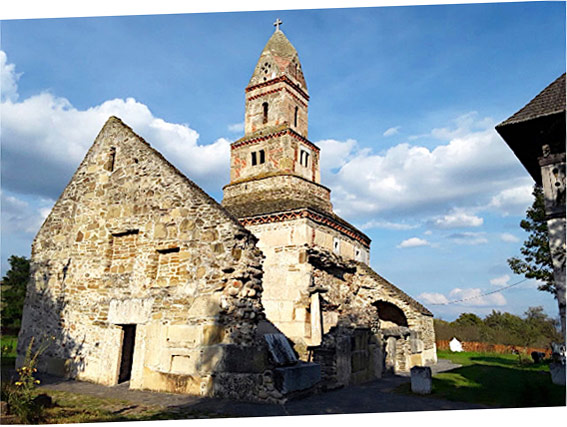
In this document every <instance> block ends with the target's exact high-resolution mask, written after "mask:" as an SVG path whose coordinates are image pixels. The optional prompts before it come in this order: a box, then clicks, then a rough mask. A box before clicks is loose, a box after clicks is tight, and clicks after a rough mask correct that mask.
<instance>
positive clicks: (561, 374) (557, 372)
mask: <svg viewBox="0 0 567 427" xmlns="http://www.w3.org/2000/svg"><path fill="white" fill-rule="evenodd" d="M549 373H550V374H551V381H552V382H553V384H557V385H562V386H565V364H564V363H557V362H554V363H550V364H549Z"/></svg>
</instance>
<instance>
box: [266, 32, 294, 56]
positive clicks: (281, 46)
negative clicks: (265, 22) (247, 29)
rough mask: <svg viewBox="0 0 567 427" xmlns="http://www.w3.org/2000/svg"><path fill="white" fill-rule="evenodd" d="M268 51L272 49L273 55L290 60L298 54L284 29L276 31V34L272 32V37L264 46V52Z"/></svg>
mask: <svg viewBox="0 0 567 427" xmlns="http://www.w3.org/2000/svg"><path fill="white" fill-rule="evenodd" d="M266 51H270V52H271V53H272V55H274V56H277V57H279V58H285V59H290V60H291V59H293V57H294V56H295V55H297V50H295V48H294V47H293V45H292V44H291V43H290V41H289V40H288V39H287V37H286V36H285V34H284V33H283V31H282V30H276V31H274V34H272V37H270V39H269V40H268V43H266V46H264V50H263V51H262V53H264V52H266Z"/></svg>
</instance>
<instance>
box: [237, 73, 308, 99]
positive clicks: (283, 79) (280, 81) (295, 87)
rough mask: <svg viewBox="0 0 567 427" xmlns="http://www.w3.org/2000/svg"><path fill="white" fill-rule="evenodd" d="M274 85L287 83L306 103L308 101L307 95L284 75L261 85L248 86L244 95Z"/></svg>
mask: <svg viewBox="0 0 567 427" xmlns="http://www.w3.org/2000/svg"><path fill="white" fill-rule="evenodd" d="M276 83H287V84H288V85H290V86H291V87H292V88H294V89H295V90H296V91H297V92H298V93H299V94H300V95H301V96H302V97H303V98H304V99H305V100H306V101H309V95H308V94H307V92H305V91H304V90H303V89H301V87H299V85H298V84H297V83H295V82H294V81H293V80H291V79H290V78H289V77H288V76H286V75H283V76H279V77H276V78H275V79H272V80H268V81H266V82H262V83H258V84H255V85H252V86H248V87H247V88H246V89H244V90H245V91H246V93H248V92H251V91H253V90H256V89H260V88H264V87H267V86H271V85H274V84H276Z"/></svg>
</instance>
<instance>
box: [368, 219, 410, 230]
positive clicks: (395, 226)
mask: <svg viewBox="0 0 567 427" xmlns="http://www.w3.org/2000/svg"><path fill="white" fill-rule="evenodd" d="M418 227H419V225H417V224H406V223H401V222H390V221H380V220H371V221H368V222H366V223H364V224H362V225H361V226H360V228H361V229H362V230H369V229H372V228H384V229H386V230H413V229H415V228H418Z"/></svg>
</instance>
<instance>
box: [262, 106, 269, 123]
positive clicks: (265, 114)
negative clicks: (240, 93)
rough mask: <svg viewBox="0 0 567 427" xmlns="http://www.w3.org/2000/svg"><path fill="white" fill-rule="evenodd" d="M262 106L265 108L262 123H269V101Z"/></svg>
mask: <svg viewBox="0 0 567 427" xmlns="http://www.w3.org/2000/svg"><path fill="white" fill-rule="evenodd" d="M262 108H263V109H264V116H263V118H262V123H264V124H266V123H268V103H267V102H264V103H263V104H262Z"/></svg>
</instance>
